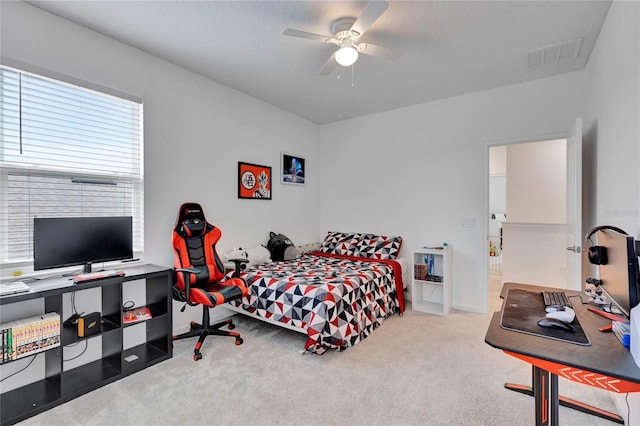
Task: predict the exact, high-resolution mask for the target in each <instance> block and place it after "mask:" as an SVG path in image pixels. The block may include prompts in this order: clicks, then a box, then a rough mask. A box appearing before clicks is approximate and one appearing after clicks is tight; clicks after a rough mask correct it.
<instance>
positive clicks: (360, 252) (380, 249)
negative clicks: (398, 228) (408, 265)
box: [353, 234, 402, 260]
mask: <svg viewBox="0 0 640 426" xmlns="http://www.w3.org/2000/svg"><path fill="white" fill-rule="evenodd" d="M401 245H402V238H401V237H390V236H386V235H374V234H363V235H362V237H361V238H360V241H359V242H358V244H357V246H356V248H355V251H354V254H353V255H354V256H358V257H366V258H370V259H383V260H395V259H396V258H397V257H398V252H399V251H400V246H401Z"/></svg>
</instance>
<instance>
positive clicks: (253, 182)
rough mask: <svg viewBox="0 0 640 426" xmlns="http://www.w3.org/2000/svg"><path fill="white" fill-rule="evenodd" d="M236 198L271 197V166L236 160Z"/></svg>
mask: <svg viewBox="0 0 640 426" xmlns="http://www.w3.org/2000/svg"><path fill="white" fill-rule="evenodd" d="M238 198H253V199H258V200H270V199H271V167H268V166H261V165H259V164H251V163H243V162H241V161H238Z"/></svg>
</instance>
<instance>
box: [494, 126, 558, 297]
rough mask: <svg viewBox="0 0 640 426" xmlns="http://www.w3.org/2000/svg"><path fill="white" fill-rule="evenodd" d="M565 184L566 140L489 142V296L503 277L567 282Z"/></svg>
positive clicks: (550, 283) (498, 288)
mask: <svg viewBox="0 0 640 426" xmlns="http://www.w3.org/2000/svg"><path fill="white" fill-rule="evenodd" d="M566 188H567V140H566V139H562V138H553V139H544V140H537V141H524V142H513V143H509V144H504V145H495V146H491V147H489V197H488V199H489V206H488V207H489V212H488V218H489V223H488V225H487V229H488V232H487V235H488V248H487V252H488V257H489V259H488V287H489V288H488V290H489V297H491V298H492V299H494V298H496V297H497V295H498V294H499V292H500V291H501V288H502V284H503V283H504V282H524V283H531V284H538V285H548V286H553V287H561V288H566V287H567V284H566V281H567V280H566V262H565V261H564V259H565V257H566V256H565V250H566V244H565V242H566V233H567V229H566V225H567V190H566Z"/></svg>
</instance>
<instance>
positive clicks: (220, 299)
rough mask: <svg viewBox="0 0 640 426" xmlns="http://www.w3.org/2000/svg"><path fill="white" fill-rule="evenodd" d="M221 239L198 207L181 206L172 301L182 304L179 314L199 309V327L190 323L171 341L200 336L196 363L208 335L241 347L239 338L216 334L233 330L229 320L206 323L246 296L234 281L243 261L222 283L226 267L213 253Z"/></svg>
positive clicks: (242, 286)
mask: <svg viewBox="0 0 640 426" xmlns="http://www.w3.org/2000/svg"><path fill="white" fill-rule="evenodd" d="M221 236H222V232H220V229H218V228H216V227H215V226H213V225H211V224H210V223H209V222H207V220H206V219H205V217H204V212H203V211H202V207H201V206H200V204H196V203H185V204H183V205H182V206H180V213H179V214H178V220H177V222H176V226H175V228H174V230H173V235H172V243H173V253H174V267H175V279H174V287H173V298H174V299H176V300H178V301H181V302H185V306H183V307H182V311H184V309H185V308H186V305H187V304H189V305H191V306H196V305H202V324H198V323H196V322H191V330H190V331H188V332H186V333H182V334H180V335H178V336H173V340H177V339H184V338H187V337H193V336H200V338H199V339H198V343H196V346H195V348H194V351H193V352H194V354H193V359H194V360H195V361H197V360H199V359H201V358H202V354H201V353H200V347H201V346H202V343H203V342H204V339H205V338H206V337H207V336H208V335H210V334H214V335H218V336H231V337H235V339H236V345H241V344H242V338H241V337H240V334H238V333H236V332H233V331H225V330H219V329H220V328H221V327H224V326H225V325H228V326H229V330H233V329H234V328H235V325H234V324H233V321H232V320H230V319H228V320H225V321H222V322H219V323H217V324H211V323H210V319H209V308H211V307H214V306H218V305H221V304H223V303H226V302H230V301H232V300H235V299H239V298H241V297H243V296H246V295H247V286H246V283H245V281H244V280H243V279H241V278H239V277H237V273H239V271H240V270H241V263H242V262H246V259H238V260H236V261H235V262H236V271H237V273H236V276H234V277H233V278H228V279H226V280H224V278H225V267H224V265H223V263H222V261H221V259H220V257H219V256H218V253H217V252H216V243H217V242H218V240H219V239H220V237H221ZM242 266H244V265H242Z"/></svg>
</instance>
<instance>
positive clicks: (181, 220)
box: [174, 203, 207, 237]
mask: <svg viewBox="0 0 640 426" xmlns="http://www.w3.org/2000/svg"><path fill="white" fill-rule="evenodd" d="M206 229H207V219H205V217H204V211H203V210H202V206H200V204H198V203H184V204H182V205H181V206H180V212H179V213H178V220H177V221H176V226H175V228H174V230H175V231H176V232H177V233H179V234H184V235H186V236H187V237H192V236H194V235H202V234H204V233H205V231H206Z"/></svg>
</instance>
